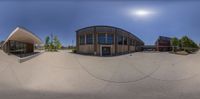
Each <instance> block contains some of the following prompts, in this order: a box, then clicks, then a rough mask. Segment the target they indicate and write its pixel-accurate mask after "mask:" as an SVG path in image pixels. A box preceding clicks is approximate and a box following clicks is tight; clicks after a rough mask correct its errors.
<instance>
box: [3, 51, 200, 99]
mask: <svg viewBox="0 0 200 99" xmlns="http://www.w3.org/2000/svg"><path fill="white" fill-rule="evenodd" d="M199 73H200V52H198V53H197V54H191V55H187V56H180V55H173V54H169V53H148V52H146V53H145V52H138V53H133V54H132V56H131V55H130V54H128V55H122V56H116V57H95V56H84V55H77V54H73V53H69V51H60V52H53V53H49V52H45V53H43V54H41V55H39V56H37V57H35V58H33V59H31V60H28V61H26V62H23V63H18V62H17V60H16V57H15V56H8V55H6V54H5V53H3V52H2V51H0V97H1V98H2V99H199V98H200V75H199Z"/></svg>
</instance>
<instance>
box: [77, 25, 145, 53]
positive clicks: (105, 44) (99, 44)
mask: <svg viewBox="0 0 200 99" xmlns="http://www.w3.org/2000/svg"><path fill="white" fill-rule="evenodd" d="M76 33H77V34H76V43H77V44H76V45H77V52H78V53H82V54H94V55H100V56H104V55H119V54H125V53H129V52H134V51H140V50H141V48H140V46H143V45H144V42H143V41H142V40H141V39H139V38H138V37H137V36H135V35H134V34H132V33H130V32H128V31H126V30H123V29H121V28H117V27H113V26H103V25H97V26H90V27H86V28H82V29H79V30H77V31H76Z"/></svg>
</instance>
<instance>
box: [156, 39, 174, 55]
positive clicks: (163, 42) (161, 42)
mask: <svg viewBox="0 0 200 99" xmlns="http://www.w3.org/2000/svg"><path fill="white" fill-rule="evenodd" d="M155 46H156V50H157V51H171V50H172V47H171V38H170V37H164V36H159V38H158V39H157V41H156V42H155Z"/></svg>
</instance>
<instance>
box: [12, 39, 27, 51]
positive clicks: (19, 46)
mask: <svg viewBox="0 0 200 99" xmlns="http://www.w3.org/2000/svg"><path fill="white" fill-rule="evenodd" d="M10 52H11V53H22V52H24V53H25V52H26V43H23V42H18V41H10Z"/></svg>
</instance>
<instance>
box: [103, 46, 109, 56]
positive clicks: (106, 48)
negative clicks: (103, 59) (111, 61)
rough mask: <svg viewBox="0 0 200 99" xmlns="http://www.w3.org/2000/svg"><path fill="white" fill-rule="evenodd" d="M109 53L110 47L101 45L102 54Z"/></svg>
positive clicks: (107, 54) (106, 54)
mask: <svg viewBox="0 0 200 99" xmlns="http://www.w3.org/2000/svg"><path fill="white" fill-rule="evenodd" d="M109 55H111V51H110V47H102V56H109Z"/></svg>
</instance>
